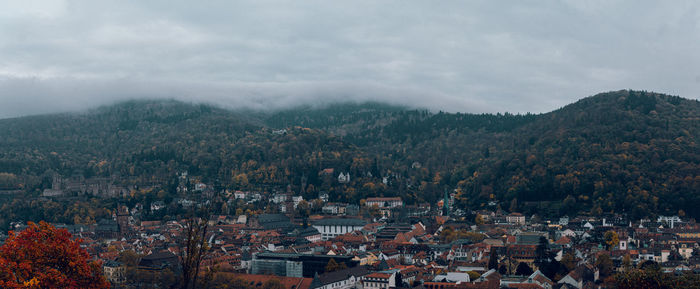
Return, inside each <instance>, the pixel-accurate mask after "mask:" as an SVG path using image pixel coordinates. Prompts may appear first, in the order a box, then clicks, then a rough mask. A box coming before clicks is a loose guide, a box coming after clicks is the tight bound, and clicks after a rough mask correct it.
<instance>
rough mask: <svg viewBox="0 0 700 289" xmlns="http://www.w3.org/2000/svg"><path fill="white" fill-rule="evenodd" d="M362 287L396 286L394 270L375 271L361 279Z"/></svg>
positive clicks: (381, 288) (387, 288) (377, 288)
mask: <svg viewBox="0 0 700 289" xmlns="http://www.w3.org/2000/svg"><path fill="white" fill-rule="evenodd" d="M362 284H363V285H364V288H376V289H389V288H396V272H375V273H372V274H369V275H367V276H365V278H364V280H362Z"/></svg>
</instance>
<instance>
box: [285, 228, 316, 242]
mask: <svg viewBox="0 0 700 289" xmlns="http://www.w3.org/2000/svg"><path fill="white" fill-rule="evenodd" d="M289 236H292V237H296V238H302V239H305V240H307V241H309V242H311V243H316V242H320V241H321V233H319V232H318V230H316V229H315V228H313V227H308V228H305V229H295V230H294V231H292V232H290V233H289Z"/></svg>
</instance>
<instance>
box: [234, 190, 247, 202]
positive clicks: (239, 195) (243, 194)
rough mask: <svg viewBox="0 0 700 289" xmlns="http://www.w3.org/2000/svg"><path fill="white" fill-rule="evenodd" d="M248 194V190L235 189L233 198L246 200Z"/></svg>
mask: <svg viewBox="0 0 700 289" xmlns="http://www.w3.org/2000/svg"><path fill="white" fill-rule="evenodd" d="M247 195H248V194H247V193H246V192H242V191H235V192H234V193H233V198H234V199H237V200H239V199H240V200H245V198H246V196H247Z"/></svg>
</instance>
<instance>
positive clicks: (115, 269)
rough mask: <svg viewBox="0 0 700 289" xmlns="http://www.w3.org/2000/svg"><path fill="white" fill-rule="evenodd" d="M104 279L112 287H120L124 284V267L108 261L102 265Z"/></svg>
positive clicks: (121, 264) (119, 263)
mask: <svg viewBox="0 0 700 289" xmlns="http://www.w3.org/2000/svg"><path fill="white" fill-rule="evenodd" d="M102 268H103V270H104V274H105V277H106V278H107V281H109V283H112V285H120V284H124V282H126V266H124V264H123V263H121V262H117V261H112V260H108V261H107V262H105V263H104V264H103V265H102Z"/></svg>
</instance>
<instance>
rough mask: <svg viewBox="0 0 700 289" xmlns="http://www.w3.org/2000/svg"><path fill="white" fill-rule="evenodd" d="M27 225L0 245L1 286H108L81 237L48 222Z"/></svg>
mask: <svg viewBox="0 0 700 289" xmlns="http://www.w3.org/2000/svg"><path fill="white" fill-rule="evenodd" d="M28 225H29V226H28V228H27V229H25V230H24V231H21V232H10V237H9V238H8V239H7V240H6V242H5V244H3V245H2V246H0V288H109V283H108V282H107V280H106V279H105V278H104V276H103V275H102V270H101V266H100V263H99V262H97V261H92V260H91V258H90V255H89V254H88V253H87V251H85V250H84V249H82V248H80V243H81V240H80V239H78V240H71V234H70V233H68V231H67V230H66V229H57V228H56V227H54V226H52V225H51V224H48V223H46V222H39V224H35V223H32V222H30V223H29V224H28Z"/></svg>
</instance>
